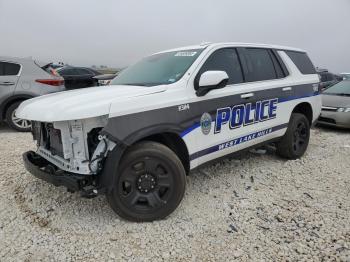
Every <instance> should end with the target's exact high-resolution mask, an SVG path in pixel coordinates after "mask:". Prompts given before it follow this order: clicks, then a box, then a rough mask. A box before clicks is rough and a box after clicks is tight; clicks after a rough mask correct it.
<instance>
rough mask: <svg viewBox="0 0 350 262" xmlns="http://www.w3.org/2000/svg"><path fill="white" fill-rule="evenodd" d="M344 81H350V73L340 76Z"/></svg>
mask: <svg viewBox="0 0 350 262" xmlns="http://www.w3.org/2000/svg"><path fill="white" fill-rule="evenodd" d="M340 75H341V76H342V77H343V79H344V80H350V73H341V74H340Z"/></svg>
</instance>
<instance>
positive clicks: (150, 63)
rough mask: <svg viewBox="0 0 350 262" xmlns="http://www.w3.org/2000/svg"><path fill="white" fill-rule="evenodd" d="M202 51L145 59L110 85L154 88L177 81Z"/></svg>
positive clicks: (186, 51) (162, 54) (189, 51)
mask: <svg viewBox="0 0 350 262" xmlns="http://www.w3.org/2000/svg"><path fill="white" fill-rule="evenodd" d="M202 50H203V49H191V50H184V51H175V52H166V53H160V54H155V55H152V56H149V57H146V58H144V59H142V60H141V61H139V62H138V63H136V64H134V65H132V66H130V67H128V68H126V69H125V70H123V71H122V72H121V73H120V74H119V75H118V76H117V77H116V78H114V79H113V80H112V81H111V85H136V86H137V85H139V86H156V85H167V84H172V83H175V82H176V81H178V80H179V79H180V78H181V77H182V76H183V75H184V74H185V72H186V71H187V70H188V68H189V67H190V66H191V65H192V64H193V62H194V61H195V60H196V59H197V57H198V56H199V55H200V53H201V52H202Z"/></svg>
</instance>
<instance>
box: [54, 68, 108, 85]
mask: <svg viewBox="0 0 350 262" xmlns="http://www.w3.org/2000/svg"><path fill="white" fill-rule="evenodd" d="M56 71H57V73H58V74H59V75H60V76H62V77H63V78H64V81H65V86H66V89H78V88H85V87H91V86H97V85H98V80H97V79H95V78H94V77H95V76H98V75H101V73H99V72H98V71H96V70H94V69H91V68H87V67H73V66H64V67H61V68H58V69H57V70H56Z"/></svg>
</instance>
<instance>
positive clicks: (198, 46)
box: [156, 42, 306, 54]
mask: <svg viewBox="0 0 350 262" xmlns="http://www.w3.org/2000/svg"><path fill="white" fill-rule="evenodd" d="M217 46H219V47H220V46H237V47H260V48H272V49H281V50H289V51H297V52H306V51H305V50H303V49H300V48H295V47H289V46H279V45H269V44H254V43H240V42H222V43H203V44H200V45H192V46H184V47H179V48H174V49H169V50H165V51H161V52H158V53H156V54H160V53H166V52H176V51H181V50H191V49H203V48H206V47H217Z"/></svg>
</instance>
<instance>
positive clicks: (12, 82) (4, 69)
mask: <svg viewBox="0 0 350 262" xmlns="http://www.w3.org/2000/svg"><path fill="white" fill-rule="evenodd" d="M20 73H21V65H19V64H17V63H11V62H7V61H0V104H1V102H3V101H5V100H6V99H7V98H8V97H10V96H12V95H13V93H14V91H15V89H16V85H17V82H18V79H19V76H20Z"/></svg>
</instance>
